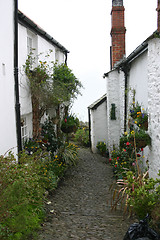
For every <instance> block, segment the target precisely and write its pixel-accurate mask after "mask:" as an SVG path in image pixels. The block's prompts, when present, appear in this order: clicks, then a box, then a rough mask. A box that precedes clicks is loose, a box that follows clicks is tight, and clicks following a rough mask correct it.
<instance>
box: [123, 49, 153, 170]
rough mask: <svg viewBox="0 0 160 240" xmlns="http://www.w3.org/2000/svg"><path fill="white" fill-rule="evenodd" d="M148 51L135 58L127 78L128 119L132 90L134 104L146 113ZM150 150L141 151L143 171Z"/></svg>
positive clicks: (147, 148) (131, 102)
mask: <svg viewBox="0 0 160 240" xmlns="http://www.w3.org/2000/svg"><path fill="white" fill-rule="evenodd" d="M147 64H148V51H147V50H146V51H145V52H144V53H143V54H141V55H140V56H139V57H137V58H136V59H135V60H134V61H133V62H132V63H131V67H130V71H129V76H128V105H127V109H128V117H129V114H130V112H129V110H130V107H131V106H132V104H133V90H135V104H136V103H137V102H138V104H139V105H140V106H141V107H142V109H143V108H144V110H146V111H147V112H148V72H147V67H148V66H147ZM149 154H150V150H149V147H148V146H147V147H145V148H144V151H143V158H142V162H143V170H145V168H146V167H147V162H148V161H149Z"/></svg>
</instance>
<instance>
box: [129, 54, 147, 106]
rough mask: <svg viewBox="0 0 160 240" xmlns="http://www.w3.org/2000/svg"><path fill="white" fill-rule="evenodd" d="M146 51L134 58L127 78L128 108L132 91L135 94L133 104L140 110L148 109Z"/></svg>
mask: <svg viewBox="0 0 160 240" xmlns="http://www.w3.org/2000/svg"><path fill="white" fill-rule="evenodd" d="M147 60H148V57H147V51H145V52H144V53H143V54H141V55H140V56H139V57H138V58H136V59H135V60H134V61H133V62H132V63H131V67H130V71H129V76H128V108H129V107H130V106H131V104H132V103H133V94H132V90H133V89H134V90H135V92H136V95H135V103H137V102H138V103H139V104H140V105H141V106H142V108H144V109H146V110H147V107H148V81H147Z"/></svg>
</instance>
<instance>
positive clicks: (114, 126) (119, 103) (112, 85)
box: [106, 70, 125, 152]
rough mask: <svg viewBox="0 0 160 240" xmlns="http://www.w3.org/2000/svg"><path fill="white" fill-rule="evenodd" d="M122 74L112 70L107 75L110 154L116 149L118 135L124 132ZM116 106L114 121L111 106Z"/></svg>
mask: <svg viewBox="0 0 160 240" xmlns="http://www.w3.org/2000/svg"><path fill="white" fill-rule="evenodd" d="M124 80H125V78H124V73H123V72H118V70H113V71H111V72H109V73H108V77H107V79H106V81H107V122H108V144H109V151H110V152H111V151H112V149H113V146H115V147H118V145H119V138H120V135H121V134H122V133H123V132H124V93H125V91H124ZM113 103H114V104H115V106H116V120H111V117H110V116H111V114H110V113H111V104H113Z"/></svg>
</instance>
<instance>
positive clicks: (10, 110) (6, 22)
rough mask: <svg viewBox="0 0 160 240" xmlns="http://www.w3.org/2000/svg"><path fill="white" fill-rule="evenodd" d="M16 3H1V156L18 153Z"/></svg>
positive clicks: (10, 1)
mask: <svg viewBox="0 0 160 240" xmlns="http://www.w3.org/2000/svg"><path fill="white" fill-rule="evenodd" d="M15 24H16V23H15V2H14V1H13V0H5V1H1V4H0V29H1V38H0V46H1V54H0V113H1V116H0V155H1V154H4V153H6V152H7V151H8V150H12V151H13V152H14V153H15V154H16V153H17V134H16V112H15V103H16V98H15V75H14V72H15V68H16V65H15V60H14V55H15V51H16V49H15V48H14V43H15V32H16V31H15Z"/></svg>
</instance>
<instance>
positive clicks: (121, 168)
mask: <svg viewBox="0 0 160 240" xmlns="http://www.w3.org/2000/svg"><path fill="white" fill-rule="evenodd" d="M123 147H124V148H122V149H121V148H120V149H114V150H113V151H112V152H111V158H110V159H109V161H110V163H111V165H112V166H113V169H114V174H115V175H116V177H117V178H122V177H126V173H127V172H128V171H130V170H132V171H133V172H135V171H136V170H137V169H136V154H135V150H134V147H133V146H132V144H131V143H129V142H126V143H124V144H123ZM138 156H139V157H140V156H141V155H140V154H138Z"/></svg>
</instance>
